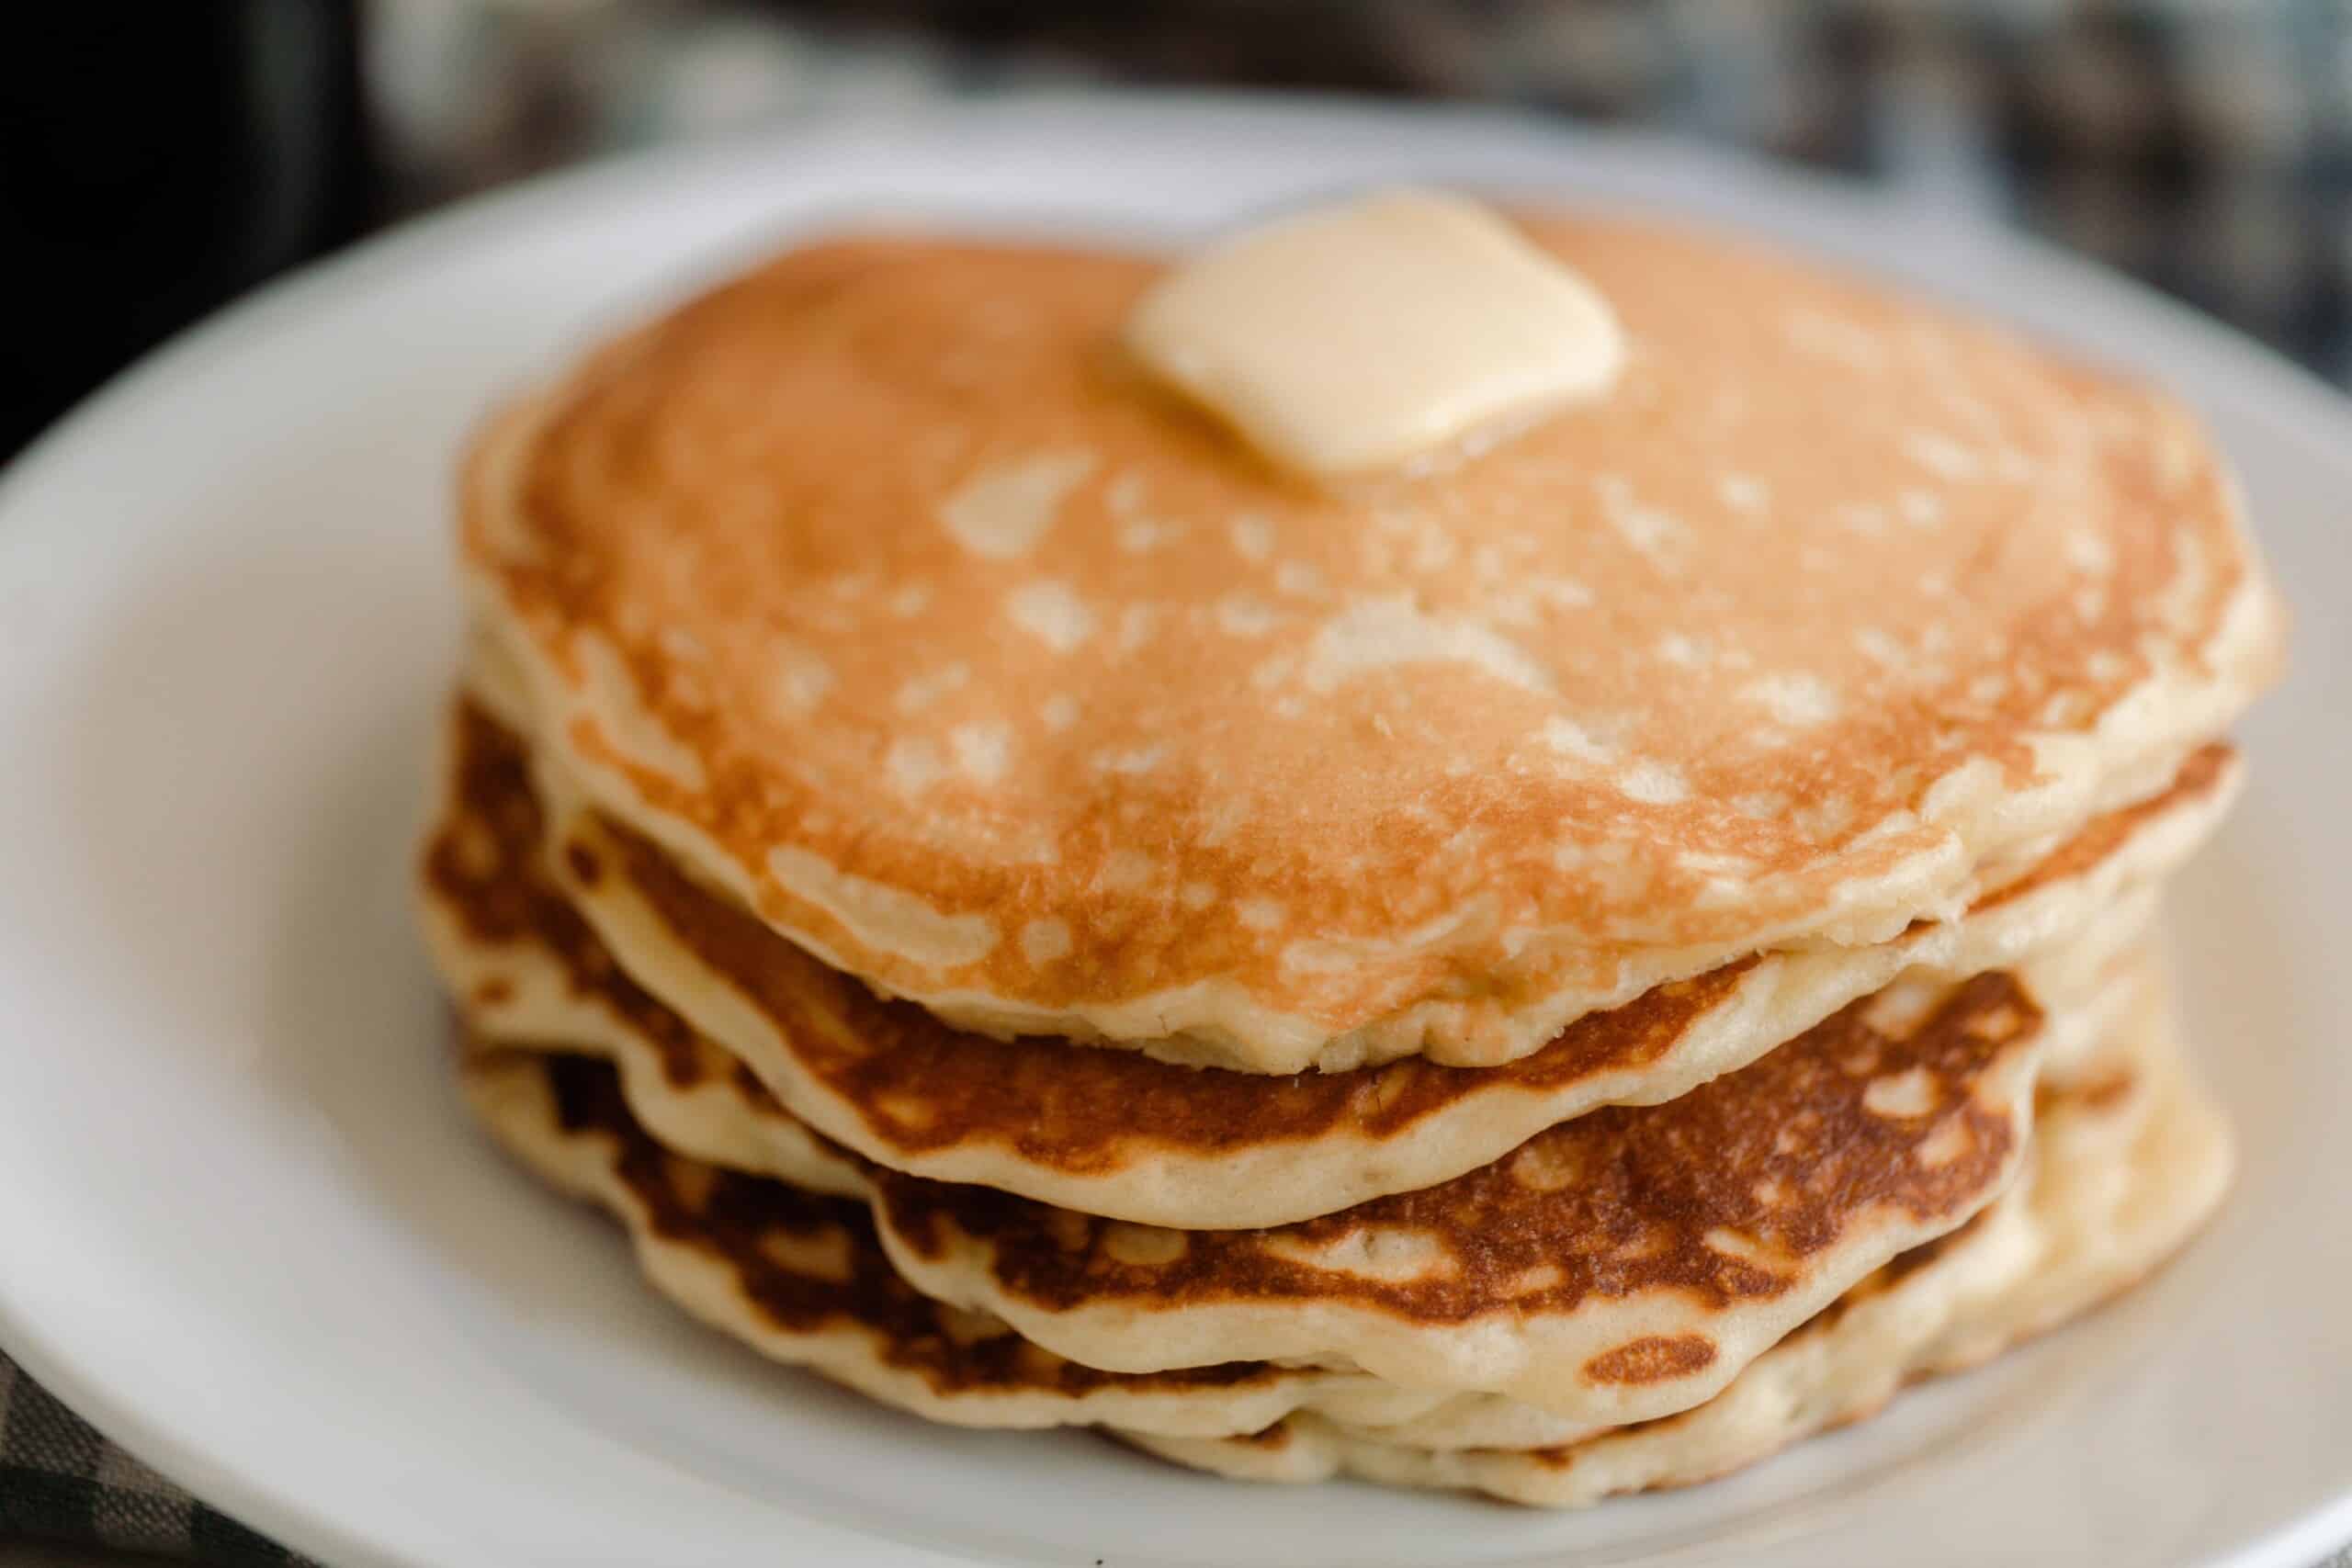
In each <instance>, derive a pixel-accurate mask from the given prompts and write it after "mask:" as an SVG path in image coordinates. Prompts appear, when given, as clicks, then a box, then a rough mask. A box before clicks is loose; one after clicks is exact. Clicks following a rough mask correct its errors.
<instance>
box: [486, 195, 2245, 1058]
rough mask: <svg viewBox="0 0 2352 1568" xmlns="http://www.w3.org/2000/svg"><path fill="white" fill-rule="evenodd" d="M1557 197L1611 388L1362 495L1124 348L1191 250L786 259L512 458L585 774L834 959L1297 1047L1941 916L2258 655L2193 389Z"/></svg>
mask: <svg viewBox="0 0 2352 1568" xmlns="http://www.w3.org/2000/svg"><path fill="white" fill-rule="evenodd" d="M1523 227H1524V229H1525V231H1526V232H1527V234H1528V235H1529V237H1530V238H1531V239H1532V241H1533V242H1534V243H1536V244H1537V245H1539V246H1541V247H1543V248H1544V249H1546V250H1548V251H1549V252H1551V253H1553V254H1555V255H1557V256H1558V257H1559V258H1561V259H1562V260H1563V261H1565V262H1566V264H1567V265H1570V266H1571V267H1572V268H1573V269H1574V270H1575V271H1576V272H1577V273H1578V274H1580V275H1581V276H1583V277H1585V278H1586V279H1588V280H1589V282H1590V283H1591V284H1592V285H1593V286H1594V287H1595V288H1598V289H1599V290H1600V293H1601V294H1602V295H1603V296H1604V297H1605V298H1606V299H1607V300H1608V301H1609V303H1610V306H1611V309H1612V310H1613V311H1614V312H1615V314H1616V316H1617V317H1618V319H1619V321H1621V322H1622V323H1623V329H1624V332H1625V333H1626V338H1627V344H1628V358H1627V363H1626V368H1625V374H1624V376H1623V378H1622V380H1621V382H1620V383H1619V384H1618V386H1617V387H1616V389H1614V390H1613V391H1612V392H1611V395H1610V396H1608V397H1607V398H1604V399H1601V400H1599V401H1597V402H1594V403H1591V404H1589V405H1582V406H1579V407H1578V408H1577V409H1576V410H1574V411H1572V412H1567V413H1564V414H1562V415H1560V416H1558V417H1556V418H1553V419H1549V420H1546V421H1544V422H1542V423H1538V424H1537V425H1535V426H1534V427H1532V428H1531V429H1529V430H1527V431H1525V432H1523V433H1521V434H1519V435H1518V436H1517V437H1516V438H1514V439H1512V440H1510V441H1508V442H1506V443H1503V444H1502V445H1500V446H1498V447H1496V448H1495V449H1493V450H1491V451H1487V452H1485V453H1483V454H1480V455H1477V456H1475V457H1468V458H1466V459H1465V460H1464V461H1463V462H1461V463H1460V464H1458V465H1456V466H1455V467H1453V468H1449V469H1446V470H1445V471H1443V472H1442V473H1438V474H1433V475H1424V476H1419V477H1417V478H1413V479H1399V480H1397V481H1395V482H1391V483H1375V484H1373V485H1370V486H1368V487H1364V488H1361V489H1349V490H1346V491H1336V492H1335V491H1322V490H1316V489H1312V488H1310V487H1306V486H1304V485H1302V484H1300V483H1298V482H1296V481H1295V480H1292V479H1286V478H1284V477H1283V476H1282V475H1279V474H1276V473H1274V472H1272V471H1271V470H1270V469H1268V468H1265V467H1263V466H1262V465H1261V464H1260V463H1259V462H1258V461H1256V460H1255V459H1254V458H1252V457H1250V454H1248V453H1247V452H1246V451H1244V450H1242V449H1241V448H1240V447H1238V446H1237V445H1235V444H1234V443H1233V442H1232V441H1230V440H1229V439H1227V437H1226V436H1225V435H1223V434H1221V433H1220V432H1219V431H1217V430H1216V429H1215V428H1213V427H1212V426H1211V425H1210V424H1209V423H1208V422H1206V421H1205V420H1203V419H1200V418H1198V417H1197V416H1195V415H1193V413H1191V412H1188V411H1187V410H1185V409H1184V408H1182V407H1181V406H1179V405H1178V404H1177V403H1176V402H1175V401H1173V400H1170V399H1169V398H1166V397H1164V396H1162V395H1160V394H1159V392H1158V391H1157V390H1156V389H1154V388H1153V387H1152V386H1151V385H1150V384H1149V383H1148V381H1147V380H1146V379H1145V378H1142V377H1140V376H1139V375H1137V374H1136V372H1135V370H1134V368H1133V367H1131V366H1128V365H1126V364H1125V362H1124V361H1123V360H1122V359H1121V357H1120V355H1118V354H1117V353H1116V352H1115V350H1114V345H1115V344H1116V341H1117V339H1118V336H1119V332H1120V329H1121V326H1122V324H1123V321H1124V318H1125V312H1126V311H1127V310H1128V308H1129V306H1130V305H1131V304H1132V302H1133V301H1134V300H1135V299H1136V297H1137V295H1138V293H1139V292H1140V291H1141V290H1142V289H1143V288H1146V287H1148V284H1149V283H1150V281H1151V280H1152V279H1153V278H1154V277H1155V276H1157V275H1158V273H1159V266H1158V265H1157V264H1156V263H1154V262H1153V261H1151V260H1148V259H1146V258H1142V257H1135V256H1125V255H1117V254H1104V253H1100V252H1090V251H1079V250H1069V249H1061V248H1056V247H1051V246H1045V245H1023V244H1012V243H1005V244H980V243H956V242H950V241H939V240H930V239H914V238H899V237H874V238H864V239H845V240H840V241H834V242H830V243H819V244H814V245H810V246H808V247H806V248H803V249H800V250H797V251H794V252H792V253H789V254H786V255H783V256H781V257H779V258H777V259H775V261H773V262H771V263H769V264H767V265H763V266H761V267H758V268H756V269H754V270H752V271H751V272H749V273H747V274H745V275H744V276H741V277H740V278H738V279H736V280H735V281H733V282H732V283H729V284H728V285H726V286H724V287H722V288H718V289H716V290H714V291H712V292H711V293H709V294H707V295H706V296H704V297H703V298H701V299H696V300H695V301H693V302H691V303H689V304H688V305H686V306H684V308H682V309H681V310H677V311H675V312H673V314H671V315H670V316H668V317H666V318H664V319H663V320H662V321H657V322H654V323H652V324H650V325H649V326H647V327H645V328H644V329H643V330H641V331H639V332H638V333H633V334H631V335H630V336H628V337H627V338H624V339H622V340H621V341H619V342H617V343H616V344H612V345H610V346H608V347H607V348H605V349H604V350H603V351H601V352H600V353H598V354H596V355H594V356H593V357H591V358H590V359H589V360H587V361H586V362H585V363H583V364H582V365H581V366H580V367H578V368H577V369H576V370H575V371H574V372H573V373H572V374H571V375H570V376H569V377H568V378H565V379H564V380H563V381H562V382H560V384H559V385H556V386H554V387H552V388H549V389H546V390H544V391H543V392H541V393H539V394H538V395H536V396H534V397H532V398H530V399H528V400H525V401H524V402H523V403H521V404H519V405H518V406H517V407H516V408H515V409H514V410H513V411H512V412H511V413H510V414H509V415H508V416H507V417H505V418H503V420H501V421H499V422H498V423H496V424H495V425H494V426H493V427H492V429H491V430H490V431H489V432H488V433H487V434H486V435H485V436H484V438H483V439H482V441H481V444H480V446H479V447H478V450H477V452H476V454H475V456H474V458H473V460H472V462H471V464H470V466H469V473H468V476H467V482H466V488H465V493H464V502H463V504H464V513H465V515H464V530H463V542H464V551H465V562H466V570H467V578H468V584H469V593H470V596H471V602H472V606H473V613H474V615H475V617H476V619H477V622H478V624H479V626H480V627H481V631H482V634H483V637H484V638H485V642H486V645H487V646H489V647H491V648H493V649H496V650H497V657H499V658H501V659H503V660H505V661H506V662H508V663H509V664H510V665H511V666H512V668H513V670H514V671H515V686H516V689H517V690H518V692H519V693H520V694H522V699H523V701H524V702H525V703H526V705H527V706H528V708H529V711H530V715H531V723H530V725H529V728H531V729H532V730H533V732H534V733H536V734H537V735H540V736H542V737H544V738H546V740H547V743H548V746H549V747H550V748H551V749H552V750H555V751H556V752H558V753H560V759H559V760H560V765H561V768H562V770H563V772H564V773H566V775H567V776H568V777H570V778H571V779H573V780H574V781H575V782H576V783H577V784H578V785H579V787H580V788H581V789H582V791H583V792H584V794H585V795H586V797H587V798H588V799H589V800H590V801H591V802H593V803H594V805H595V806H596V807H598V808H600V809H602V810H604V811H605V812H607V813H609V814H611V815H612V816H613V817H614V818H616V820H618V821H619V822H621V823H622V824H623V825H625V826H627V827H628V828H629V829H631V830H633V831H636V832H638V833H640V834H642V835H644V836H645V837H647V838H649V839H650V840H653V841H656V842H658V843H660V844H662V846H663V848H664V849H665V850H666V851H667V852H669V854H671V855H672V856H673V857H674V858H675V859H676V860H677V861H678V862H679V863H681V864H682V865H684V867H686V868H688V869H689V871H690V872H691V874H693V875H695V877H697V878H699V879H700V880H702V881H703V882H705V883H706V884H707V885H708V886H711V887H712V888H715V889H717V890H718V891H719V892H721V893H723V894H724V895H725V896H726V897H729V898H730V899H732V900H733V901H734V902H736V903H737V904H738V905H740V906H741V908H744V909H746V910H749V911H751V912H752V913H753V914H754V915H756V916H757V917H758V918H759V919H761V920H763V921H764V922H765V923H766V924H767V925H768V926H770V927H771V928H772V929H774V930H775V931H778V932H780V933H782V934H783V935H784V936H786V938H789V939H790V940H791V941H792V942H796V943H797V944H798V945H799V946H800V947H802V948H804V949H805V950H807V951H809V952H810V953H814V954H816V955H817V956H818V957H819V958H820V959H821V960H823V961H824V962H825V963H826V964H829V965H831V967H833V968H836V969H839V970H841V971H842V972H844V973H848V974H852V975H854V976H859V977H861V978H862V979H864V980H865V981H867V982H869V983H871V984H873V985H875V986H876V987H879V988H881V989H883V990H885V991H887V992H889V993H891V994H895V995H899V996H902V997H906V998H912V999H914V1000H916V1001H918V1002H921V1003H922V1004H923V1005H924V1006H926V1007H928V1008H929V1009H930V1010H933V1012H934V1013H936V1014H938V1015H940V1016H942V1017H944V1018H946V1019H947V1020H949V1021H952V1022H956V1023H957V1024H960V1025H964V1026H967V1027H970V1028H973V1029H976V1030H979V1031H983V1032H990V1033H996V1034H1000V1035H1007V1036H1010V1035H1014V1034H1022V1033H1040V1034H1052V1035H1057V1036H1063V1037H1071V1038H1093V1039H1099V1040H1102V1041H1103V1042H1106V1043H1120V1044H1125V1045H1131V1046H1134V1047H1136V1048H1139V1049H1142V1050H1145V1051H1148V1052H1152V1053H1155V1054H1158V1055H1163V1056H1167V1057H1170V1058H1172V1059H1181V1060H1187V1061H1194V1062H1208V1063H1214V1064H1217V1065H1222V1066H1230V1067H1234V1068H1237V1069H1240V1070H1246V1071H1250V1072H1261V1073H1273V1074H1283V1073H1289V1072H1293V1071H1295V1070H1298V1069H1300V1068H1303V1067H1307V1066H1321V1067H1326V1068H1334V1069H1344V1068H1349V1067H1352V1066H1359V1065H1362V1064H1364V1063H1367V1062H1374V1061H1379V1060H1385V1059H1388V1058H1392V1057H1397V1056H1403V1055H1426V1056H1428V1057H1429V1058H1430V1059H1432V1060H1435V1061H1438V1062H1442V1063H1448V1064H1457V1065H1478V1066H1488V1065H1496V1064H1499V1063H1504V1062H1508V1061H1511V1060H1514V1059H1517V1058H1519V1057H1521V1056H1525V1055H1530V1054H1532V1053H1534V1052H1537V1051H1539V1050H1541V1049H1543V1048H1544V1046H1545V1045H1546V1044H1547V1043H1550V1042H1551V1041H1552V1040H1553V1039H1554V1038H1555V1036H1557V1035H1558V1033H1559V1032H1560V1031H1561V1030H1562V1029H1563V1028H1564V1027H1566V1025H1567V1024H1569V1023H1570V1022H1572V1021H1575V1020H1576V1019H1577V1018H1578V1017H1580V1016H1582V1015H1584V1014H1586V1013H1589V1012H1594V1011H1599V1010H1606V1009H1609V1008H1612V1007H1616V1006H1619V1005H1622V1004H1623V1003H1626V1002H1629V1001H1631V1000H1633V999H1634V998H1636V997H1639V996H1641V995H1642V994H1644V993H1645V992H1647V991H1650V990H1652V989H1653V988H1655V987H1657V986H1659V985H1662V984H1665V983H1667V982H1669V981H1672V980H1676V979H1682V978H1690V977H1692V976H1699V975H1702V974H1704V973H1706V972H1708V971H1709V970H1712V969H1715V968H1717V967H1720V966H1721V965H1723V964H1727V963H1731V962H1736V961H1738V960H1741V959H1744V958H1746V957H1747V956H1749V955H1751V954H1753V953H1758V952H1777V951H1783V950H1797V949H1811V948H1816V947H1820V946H1823V945H1837V946H1849V947H1851V946H1860V947H1867V946H1871V945H1873V944H1877V943H1880V942H1886V941H1889V940H1891V939H1893V938H1894V937H1895V936H1897V935H1898V934H1899V933H1900V932H1902V931H1904V930H1905V928H1906V927H1908V926H1909V925H1911V924H1912V923H1913V922H1914V921H1916V920H1919V919H1947V918H1949V917H1951V916H1953V915H1955V914H1957V913H1958V912H1959V911H1960V910H1961V909H1962V908H1965V907H1966V905H1967V904H1968V903H1969V902H1970V900H1971V899H1972V898H1973V897H1975V896H1976V895H1977V894H1978V893H1979V892H1981V891H1983V890H1984V889H1985V887H1986V886H1988V883H1987V881H1986V874H1987V871H1988V868H1992V867H1996V866H1999V865H2001V864H2003V863H2006V862H2007V861H2009V860H2011V859H2013V858H2014V857H2015V856H2017V855H2018V854H2019V853H2022V852H2025V851H2026V850H2027V849H2028V848H2029V847H2030V846H2032V845H2035V844H2038V843H2041V842H2042V841H2044V840H2047V839H2048V838H2049V837H2050V836H2051V835H2053V834H2055V835H2064V834H2066V833H2070V832H2072V831H2074V830H2075V829H2077V828H2079V827H2080V826H2081V825H2082V824H2083V823H2084V822H2085V821H2086V820H2087V819H2088V818H2091V817H2092V816H2094V815H2096V814H2098V813H2099V812H2101V811H2104V810H2108V809H2110V808H2112V807H2118V806H2120V805H2123V804H2126V803H2128V802H2130V801H2132V800H2136V799H2140V798H2143V797H2145V796H2147V795H2151V794H2153V793H2155V792H2157V791H2159V790H2160V789H2162V788H2163V786H2164V784H2165V782H2166V781H2167V780H2168V779H2170V778H2172V777H2173V776H2174V775H2175V774H2176V773H2178V771H2179V770H2180V768H2181V766H2182V764H2183V762H2184V761H2185V760H2186V759H2187V758H2188V756H2189V754H2190V753H2191V752H2192V751H2193V750H2195V749H2196V748H2197V747H2198V746H2199V745H2200V744H2202V743H2203V742H2205V741H2206V740H2207V739H2210V738H2211V737H2212V736H2213V735H2215V734H2217V733H2219V732H2220V731H2221V730H2222V728H2224V727H2225V726H2226V725H2227V723H2228V722H2229V721H2230V719H2231V718H2232V717H2233V716H2234V715H2235V713H2236V712H2237V711H2238V710H2239V709H2240V708H2241V707H2242V706H2243V705H2244V704H2245V702H2246V701H2247V700H2248V699H2249V698H2250V696H2251V695H2252V694H2254V692H2255V691H2256V689H2258V688H2259V687H2260V686H2261V685H2262V684H2263V683H2264V682H2266V681H2267V680H2268V679H2269V678H2270V676H2271V674H2272V672H2273V671H2274V669H2275V667H2276V664H2277V662H2278V630H2279V615H2278V611H2277V608H2276V604H2275V601H2274V598H2273V596H2272V594H2271V592H2270V591H2269V589H2268V587H2267V584H2266V582H2265V581H2264V580H2263V578H2262V574H2261V571H2260V568H2259V565H2258V563H2257V561H2256V558H2255V557H2254V554H2253V551H2252V548H2251V546H2250V545H2249V543H2248V541H2247V539H2246V537H2245V533H2244V531H2243V529H2242V527H2241V525H2240V521H2239V518H2238V515H2237V502H2236V497H2235V494H2234V491H2233V488H2232V486H2231V483H2230V481H2229V479H2228V477H2227V475H2226V474H2225V472H2224V471H2223V469H2222V464H2221V460H2220V458H2219V456H2218V455H2217V454H2216V452H2215V451H2214V450H2213V449H2212V447H2211V445H2210V444H2209V443H2208V442H2207V440H2206V439H2205V437H2204V436H2203V434H2202V433H2201V432H2199V429H2198V428H2197V427H2196V425H2195V423H2194V422H2193V421H2192V420H2191V419H2190V418H2189V417H2188V415H2187V414H2186V413H2185V412H2183V411H2182V410H2181V409H2179V408H2178V407H2177V406H2176V405H2174V404H2172V403H2171V402H2169V401H2167V400H2165V399H2163V398H2161V397H2159V396H2157V395H2155V394H2154V393H2152V392H2151V391H2149V390H2147V389H2144V388H2142V387H2139V386H2136V385H2132V384H2129V383H2126V382H2123V381H2120V380H2119V379H2117V378H2112V377H2110V376H2108V375H2105V374H2102V373H2098V372H2094V371H2091V370H2087V369H2085V368H2083V367H2077V366H2075V365H2072V364H2068V363H2065V362H2064V361H2062V360H2059V359H2057V358H2055V357H2053V356H2052V355H2050V354H2048V353H2046V352H2044V351H2042V350H2041V349H2039V348H2036V347H2033V346H2030V345H2029V344H2025V343H2022V342H2020V341H2018V340H2017V339H2015V338H2013V337H2011V336H2009V335H2007V334H2005V333H1999V332H1996V331H1993V330H1990V329H1987V328H1984V327H1980V326H1977V325H1974V324H1972V323H1969V322H1967V321H1960V320H1956V319H1954V318H1952V317H1951V316H1948V315H1946V314H1944V313H1942V312H1940V311H1939V310H1933V309H1931V308H1929V307H1928V306H1925V305H1922V304H1917V303H1914V302H1910V301H1906V300H1903V299H1895V298H1892V297H1890V296H1887V295H1885V294H1883V293H1881V292H1880V291H1878V290H1876V289H1874V288H1871V287H1868V286H1867V285H1864V284H1862V283H1860V282H1859V281H1857V280H1854V279H1851V278H1849V277H1846V276H1840V275H1838V274H1836V273H1834V272H1831V271H1828V270H1826V269H1823V268H1819V267H1815V266H1812V265H1805V264H1802V263H1799V262H1795V261H1792V260H1790V259H1787V258H1783V257H1781V256H1777V255H1774V254H1770V253H1768V252H1765V251H1762V250H1759V249H1756V248H1753V247H1750V246H1747V245H1743V244H1739V243H1731V242H1727V241H1725V240H1724V239H1723V238H1721V237H1719V236H1713V235H1708V234H1702V233H1697V232H1691V231H1683V230H1679V229H1673V228H1668V227H1663V226H1658V225H1654V224H1650V223H1642V222H1626V221H1617V220H1601V219H1592V218H1572V217H1559V216H1545V217H1530V218H1528V219H1526V220H1524V224H1523Z"/></svg>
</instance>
